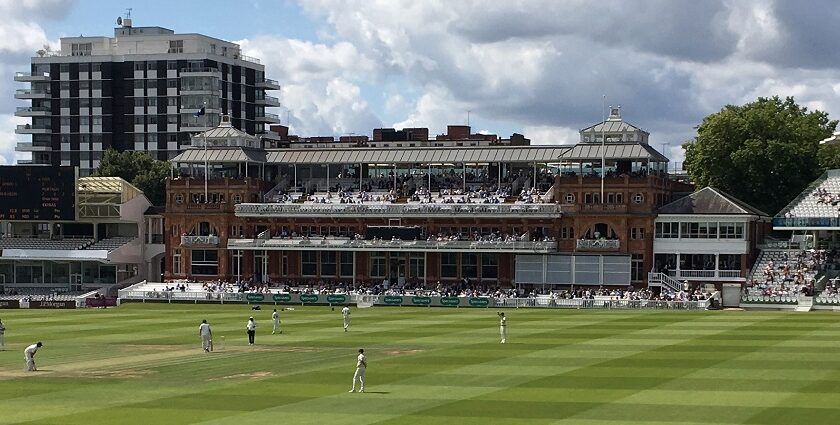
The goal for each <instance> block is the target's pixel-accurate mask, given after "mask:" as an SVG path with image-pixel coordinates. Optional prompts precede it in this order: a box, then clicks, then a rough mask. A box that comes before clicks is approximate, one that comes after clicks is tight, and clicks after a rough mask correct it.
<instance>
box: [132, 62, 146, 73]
mask: <svg viewBox="0 0 840 425" xmlns="http://www.w3.org/2000/svg"><path fill="white" fill-rule="evenodd" d="M144 69H146V62H134V70H135V71H142V70H144Z"/></svg>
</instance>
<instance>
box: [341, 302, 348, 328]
mask: <svg viewBox="0 0 840 425" xmlns="http://www.w3.org/2000/svg"><path fill="white" fill-rule="evenodd" d="M341 315H342V316H344V332H347V328H349V327H350V307H348V306H346V305H345V306H344V308H342V309H341Z"/></svg>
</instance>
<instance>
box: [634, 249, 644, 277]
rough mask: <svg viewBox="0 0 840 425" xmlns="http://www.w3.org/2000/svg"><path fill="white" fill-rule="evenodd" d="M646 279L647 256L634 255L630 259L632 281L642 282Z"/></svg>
mask: <svg viewBox="0 0 840 425" xmlns="http://www.w3.org/2000/svg"><path fill="white" fill-rule="evenodd" d="M644 278H645V255H644V254H632V256H631V257H630V280H632V281H641V280H644Z"/></svg>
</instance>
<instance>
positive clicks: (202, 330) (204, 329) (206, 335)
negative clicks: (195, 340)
mask: <svg viewBox="0 0 840 425" xmlns="http://www.w3.org/2000/svg"><path fill="white" fill-rule="evenodd" d="M198 335H199V336H201V348H203V349H204V352H205V353H209V352H210V348H211V347H212V346H213V332H212V331H211V330H210V325H209V324H207V320H202V321H201V324H200V325H198Z"/></svg>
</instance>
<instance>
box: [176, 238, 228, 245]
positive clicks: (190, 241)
mask: <svg viewBox="0 0 840 425" xmlns="http://www.w3.org/2000/svg"><path fill="white" fill-rule="evenodd" d="M181 245H186V246H192V245H212V246H217V245H219V237H218V236H181Z"/></svg>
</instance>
